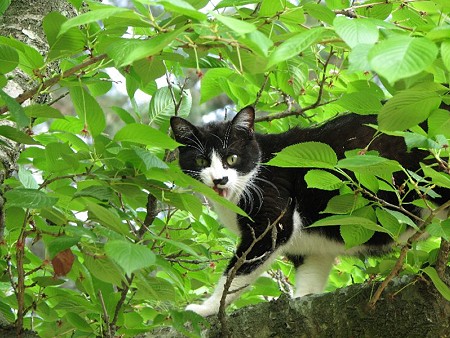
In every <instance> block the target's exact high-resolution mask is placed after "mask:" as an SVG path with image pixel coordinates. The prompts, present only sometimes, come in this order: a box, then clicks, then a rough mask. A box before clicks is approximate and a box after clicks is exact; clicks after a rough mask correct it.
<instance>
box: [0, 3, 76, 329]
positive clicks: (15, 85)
mask: <svg viewBox="0 0 450 338" xmlns="http://www.w3.org/2000/svg"><path fill="white" fill-rule="evenodd" d="M52 11H57V12H60V13H62V14H63V15H66V16H71V15H73V13H74V11H73V8H72V7H71V5H70V4H69V3H68V2H66V1H61V0H58V1H54V0H41V1H39V2H38V3H36V1H33V0H14V1H12V2H11V4H10V6H9V7H8V9H7V10H6V12H5V13H4V14H3V15H2V16H0V34H1V35H2V36H5V37H13V38H15V39H17V40H19V41H21V42H23V43H25V44H27V45H29V46H32V47H34V48H35V49H36V50H38V51H39V52H40V53H41V54H42V55H45V54H46V53H47V51H48V45H47V40H46V37H45V34H44V31H43V29H42V21H43V18H44V17H45V16H46V15H47V14H48V13H50V12H52ZM54 66H55V67H57V66H56V65H54ZM47 71H48V72H49V73H50V70H47ZM7 77H8V82H7V84H6V86H5V87H4V88H2V89H3V91H4V92H5V93H6V94H8V95H9V96H11V97H13V98H14V97H17V96H18V95H20V94H21V93H23V92H25V91H27V90H29V89H31V88H33V87H35V86H36V83H35V82H34V81H32V80H31V79H30V77H29V76H28V75H27V74H26V73H24V72H23V71H21V70H20V69H18V68H17V69H15V70H14V71H12V72H11V73H9V74H7ZM49 99H50V97H49V95H48V94H44V95H37V96H36V97H34V98H33V101H34V102H38V103H46V102H48V101H49ZM30 103H31V101H30V100H28V101H27V102H25V103H24V104H23V105H24V106H25V105H29V104H30ZM0 124H1V125H5V124H7V125H10V126H14V123H13V122H11V121H10V120H8V119H2V120H0ZM0 141H2V142H0V185H1V184H3V182H4V180H5V179H7V178H8V177H11V176H12V175H14V174H15V173H16V172H17V169H18V168H17V160H18V158H19V155H20V152H21V150H22V148H23V147H22V145H21V144H19V143H16V142H13V141H11V140H9V139H6V138H4V137H0ZM2 191H3V192H4V189H2ZM2 191H0V243H2V241H3V236H4V231H5V214H4V203H7V201H5V200H4V198H3V196H2ZM18 317H19V318H20V316H18ZM12 325H13V324H12V323H8V322H7V321H6V320H5V318H1V317H0V336H1V337H9V336H11V337H13V336H14V337H17V334H18V333H16V331H14V333H9V332H10V330H11V329H13V330H16V329H17V332H20V330H21V323H20V322H18V323H16V328H12V327H11V326H12ZM30 334H31V335H33V334H32V333H23V332H21V333H20V335H21V336H23V337H27V336H29V335H30Z"/></svg>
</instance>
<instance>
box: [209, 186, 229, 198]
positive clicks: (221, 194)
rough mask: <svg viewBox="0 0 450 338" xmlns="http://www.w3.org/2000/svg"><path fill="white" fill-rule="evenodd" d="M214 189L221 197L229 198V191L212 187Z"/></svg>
mask: <svg viewBox="0 0 450 338" xmlns="http://www.w3.org/2000/svg"><path fill="white" fill-rule="evenodd" d="M212 188H213V190H214V191H215V192H216V193H218V194H219V195H220V196H222V197H225V198H226V197H227V196H228V189H222V188H219V187H218V186H216V185H215V186H214V187H212Z"/></svg>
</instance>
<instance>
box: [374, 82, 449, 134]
mask: <svg viewBox="0 0 450 338" xmlns="http://www.w3.org/2000/svg"><path fill="white" fill-rule="evenodd" d="M440 103H441V99H440V97H439V95H438V93H436V92H434V91H426V90H414V89H410V90H404V91H401V92H399V93H397V94H396V95H395V96H394V97H392V98H391V99H390V100H389V101H388V102H387V103H386V104H385V105H384V106H383V107H382V108H381V110H380V113H379V115H378V126H379V127H380V129H381V130H386V131H395V130H405V129H408V128H410V127H413V126H415V125H417V124H419V123H420V122H422V121H425V120H426V119H427V117H428V116H429V114H430V113H431V111H433V110H435V109H437V108H438V107H439V104H440Z"/></svg>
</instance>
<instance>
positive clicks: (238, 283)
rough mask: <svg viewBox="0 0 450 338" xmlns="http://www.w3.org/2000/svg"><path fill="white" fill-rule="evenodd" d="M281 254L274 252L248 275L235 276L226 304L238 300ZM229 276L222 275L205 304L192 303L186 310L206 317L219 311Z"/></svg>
mask: <svg viewBox="0 0 450 338" xmlns="http://www.w3.org/2000/svg"><path fill="white" fill-rule="evenodd" d="M278 255H279V252H274V253H273V254H272V255H270V257H267V258H266V260H265V261H264V263H263V264H261V265H260V266H259V267H258V268H257V269H256V270H254V271H253V272H252V273H250V274H248V275H238V276H235V277H234V278H233V280H232V282H231V285H230V288H229V289H228V294H227V296H226V299H225V306H227V305H229V304H230V303H231V302H233V301H234V300H236V299H237V298H238V297H239V296H240V295H241V294H242V292H244V291H245V290H246V289H247V288H248V287H249V286H250V285H251V284H253V282H254V281H255V280H256V279H257V278H258V277H259V276H260V275H261V274H262V273H263V272H264V271H265V270H266V269H267V268H268V267H269V266H270V265H271V264H272V263H273V262H274V260H275V259H276V258H277V256H278ZM226 280H227V277H226V276H222V277H221V278H220V280H219V282H218V283H217V286H216V288H215V290H214V292H213V294H212V295H211V296H210V297H209V298H208V299H207V300H205V301H204V302H203V304H190V305H188V306H187V307H186V310H191V311H194V312H196V313H198V314H199V315H201V316H203V317H206V316H210V315H213V314H216V313H218V312H219V308H220V300H221V299H222V294H223V292H224V286H225V283H226Z"/></svg>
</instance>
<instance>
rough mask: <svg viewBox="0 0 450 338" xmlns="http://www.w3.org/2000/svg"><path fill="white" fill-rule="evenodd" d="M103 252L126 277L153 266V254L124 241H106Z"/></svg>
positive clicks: (147, 249) (144, 248) (138, 245)
mask: <svg viewBox="0 0 450 338" xmlns="http://www.w3.org/2000/svg"><path fill="white" fill-rule="evenodd" d="M105 252H106V254H107V255H108V257H110V258H111V259H112V260H113V261H115V262H116V263H117V264H118V265H119V266H120V267H121V268H122V269H124V271H125V272H126V273H127V274H128V275H131V273H133V272H134V271H136V270H139V269H142V268H147V267H150V266H152V265H154V264H155V254H154V253H153V252H152V251H151V250H150V249H149V248H147V247H146V246H144V245H141V244H134V243H131V242H129V241H125V240H113V241H111V240H110V241H108V242H107V243H106V244H105Z"/></svg>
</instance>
